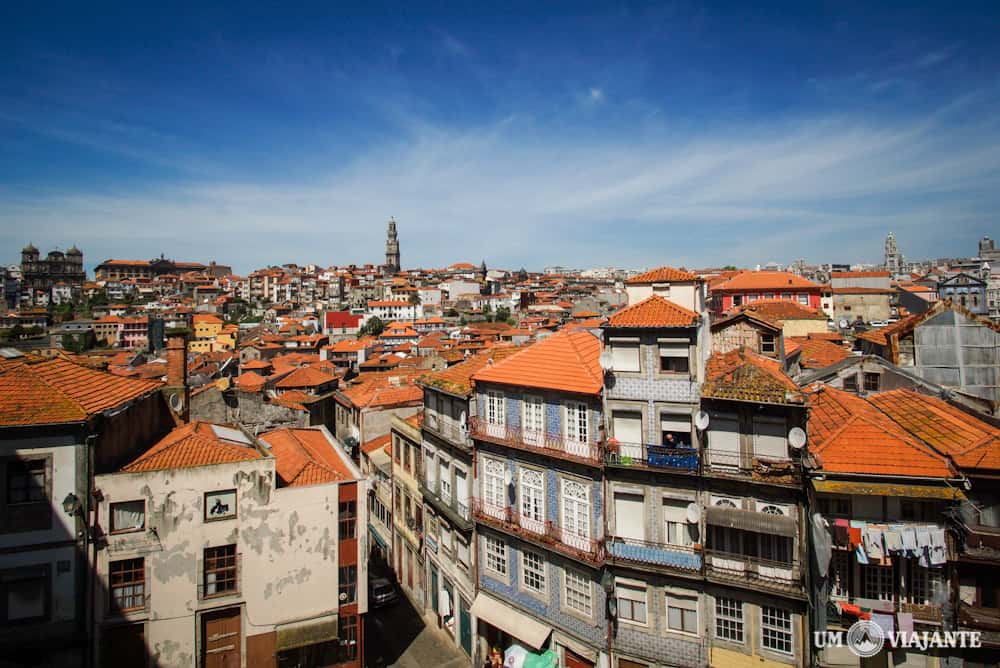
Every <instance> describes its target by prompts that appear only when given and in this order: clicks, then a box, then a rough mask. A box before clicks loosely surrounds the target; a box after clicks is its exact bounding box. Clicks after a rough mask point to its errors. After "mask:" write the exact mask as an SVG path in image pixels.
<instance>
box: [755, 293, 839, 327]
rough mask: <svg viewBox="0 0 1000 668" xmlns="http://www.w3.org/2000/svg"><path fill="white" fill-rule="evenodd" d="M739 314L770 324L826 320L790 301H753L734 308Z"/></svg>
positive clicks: (812, 309) (812, 310)
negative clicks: (752, 315) (748, 314)
mask: <svg viewBox="0 0 1000 668" xmlns="http://www.w3.org/2000/svg"><path fill="white" fill-rule="evenodd" d="M736 308H737V310H738V311H739V312H742V313H752V314H754V315H756V316H757V317H758V318H763V319H764V320H770V321H771V322H783V321H785V320H824V321H825V320H826V319H827V317H826V314H825V313H823V312H822V311H820V310H818V309H814V308H809V307H808V306H803V305H802V304H799V303H798V302H797V301H792V300H791V299H774V300H767V301H755V302H753V303H751V304H746V305H744V306H738V307H736Z"/></svg>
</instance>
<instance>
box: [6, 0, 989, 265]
mask: <svg viewBox="0 0 1000 668" xmlns="http://www.w3.org/2000/svg"><path fill="white" fill-rule="evenodd" d="M43 4H44V3H32V4H30V5H29V4H28V3H13V2H12V3H4V4H3V7H2V8H0V247H2V249H3V252H2V255H0V262H4V263H10V262H15V261H16V260H17V258H18V251H19V249H20V248H21V246H23V245H24V244H25V243H27V242H28V241H32V242H34V243H35V245H36V246H38V247H39V248H41V249H42V250H43V251H46V250H48V249H49V248H52V247H62V248H65V247H68V246H69V245H71V244H73V243H76V244H77V245H79V246H80V247H81V248H82V249H83V250H84V252H85V254H86V259H87V265H88V266H90V267H92V266H93V265H94V264H95V263H96V262H98V261H100V260H102V259H105V258H108V257H119V258H123V257H127V258H149V257H152V256H154V255H159V254H160V253H161V252H162V253H165V254H166V255H167V256H168V257H175V258H177V259H186V260H202V261H207V260H209V259H217V260H218V261H220V262H226V263H229V264H232V265H233V266H234V267H235V268H236V270H237V271H241V272H245V271H248V270H250V269H252V268H255V267H259V266H264V265H266V264H269V263H275V264H276V263H283V262H299V263H319V264H324V265H325V264H334V263H348V262H356V263H362V262H379V261H380V260H381V258H382V253H383V244H384V236H385V221H386V220H387V219H388V217H389V216H390V215H392V216H395V217H396V220H397V221H398V222H399V230H400V240H401V245H402V253H403V264H404V266H425V267H432V266H444V265H447V264H450V263H452V262H457V261H473V262H477V263H478V261H479V260H480V259H483V258H485V259H486V261H487V263H488V264H490V265H491V266H507V267H511V268H517V267H520V266H522V265H524V266H527V267H529V268H541V267H542V266H544V265H547V264H565V265H572V266H579V267H588V266H603V265H609V264H613V265H618V266H632V267H643V266H653V265H659V264H673V265H686V266H689V267H690V266H709V265H721V264H729V263H734V264H740V265H748V266H752V265H754V264H756V263H764V262H767V261H769V260H777V261H782V262H787V261H791V260H793V259H795V258H798V257H803V258H805V259H806V260H807V261H811V262H825V261H847V262H850V261H877V260H879V259H880V256H881V246H882V239H883V237H884V235H885V233H886V232H888V231H893V232H895V234H896V236H897V238H898V239H899V242H900V246H901V249H902V250H903V252H904V253H905V254H906V255H907V256H912V257H926V256H932V257H937V256H942V255H967V254H971V253H974V252H975V243H976V240H977V239H978V238H979V237H981V236H982V235H984V234H989V235H991V236H994V237H996V236H998V233H1000V229H998V227H1000V226H998V225H997V224H996V220H997V219H996V215H997V214H996V212H997V211H998V210H1000V114H998V113H997V109H1000V40H997V38H996V36H997V35H998V34H1000V5H997V3H996V2H991V3H978V4H977V3H957V4H960V5H961V6H960V7H957V8H956V7H955V6H953V5H954V4H955V3H940V4H937V5H931V4H923V5H921V6H919V7H913V8H905V7H903V6H902V5H895V3H894V6H892V7H886V8H877V7H873V6H871V5H870V3H864V2H859V3H850V2H830V3H792V2H789V3H780V4H773V5H767V4H764V3H731V4H709V5H701V4H687V3H676V4H670V5H665V4H640V3H627V4H588V3H538V2H531V3H525V4H523V5H516V4H514V3H484V4H482V5H481V6H476V5H475V4H463V5H459V4H457V3H455V4H451V3H448V4H423V3H405V4H403V3H401V4H399V5H388V4H386V5H380V4H376V3H357V4H359V5H363V9H361V10H359V9H358V7H356V6H350V5H349V4H348V3H329V2H324V3H316V4H315V5H314V6H311V7H310V6H300V7H299V8H296V9H289V8H287V7H282V6H280V4H279V3H274V4H270V5H255V6H253V7H251V8H247V7H245V6H244V3H239V4H233V5H229V6H226V5H219V6H216V7H213V8H206V7H204V6H202V5H201V3H193V4H190V5H187V6H185V5H183V4H172V3H160V4H158V5H156V6H155V7H154V6H143V5H147V4H149V3H129V4H122V5H117V6H116V5H103V4H101V5H96V6H94V5H86V4H84V3H70V4H66V5H63V6H59V5H56V4H45V5H44V6H42V5H43ZM414 4H422V5H423V6H422V7H421V8H420V9H416V8H414V7H413V5H414ZM359 11H360V12H363V13H358V12H359Z"/></svg>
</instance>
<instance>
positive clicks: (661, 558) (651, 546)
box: [605, 536, 701, 575]
mask: <svg viewBox="0 0 1000 668" xmlns="http://www.w3.org/2000/svg"><path fill="white" fill-rule="evenodd" d="M605 547H606V550H607V553H608V561H611V562H612V563H626V564H638V565H641V566H650V567H652V568H654V569H656V570H660V569H665V570H670V571H681V572H682V573H687V574H689V575H693V574H695V573H698V572H700V571H701V553H700V551H699V550H695V549H694V548H693V547H688V546H684V545H669V544H666V543H656V542H652V541H648V540H638V539H636V538H622V537H621V536H613V537H609V538H608V540H607V543H606V546H605Z"/></svg>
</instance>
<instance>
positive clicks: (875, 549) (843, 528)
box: [833, 519, 947, 568]
mask: <svg viewBox="0 0 1000 668" xmlns="http://www.w3.org/2000/svg"><path fill="white" fill-rule="evenodd" d="M833 533H834V543H835V544H836V545H840V546H844V545H846V546H848V547H850V548H852V549H853V550H854V554H855V556H856V557H857V559H858V563H859V564H866V565H867V564H872V563H874V564H878V565H882V566H888V565H889V564H890V563H891V559H890V555H893V554H897V555H899V556H904V557H911V558H916V559H918V561H919V563H920V565H921V566H923V567H924V568H929V567H931V566H942V565H944V563H945V562H946V561H947V551H946V548H945V535H944V529H943V528H941V527H939V526H937V525H935V524H927V525H913V524H884V523H879V524H875V523H869V522H866V521H864V520H847V519H837V520H834V522H833Z"/></svg>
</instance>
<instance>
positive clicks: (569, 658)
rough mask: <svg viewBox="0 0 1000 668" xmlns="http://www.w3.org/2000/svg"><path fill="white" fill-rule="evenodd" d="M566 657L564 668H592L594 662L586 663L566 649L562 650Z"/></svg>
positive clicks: (586, 661) (583, 659) (585, 660)
mask: <svg viewBox="0 0 1000 668" xmlns="http://www.w3.org/2000/svg"><path fill="white" fill-rule="evenodd" d="M563 652H564V653H565V657H566V662H565V663H566V668H594V662H593V661H588V660H587V659H585V658H583V657H582V656H580V655H579V654H576V653H575V652H573V651H572V650H570V649H569V648H568V647H564V648H563Z"/></svg>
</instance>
